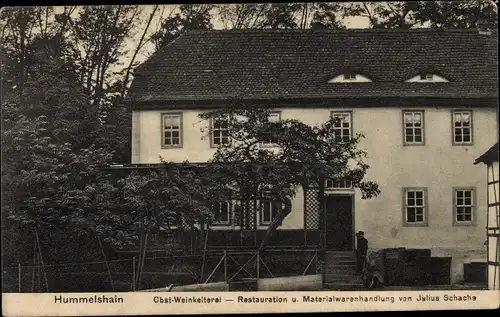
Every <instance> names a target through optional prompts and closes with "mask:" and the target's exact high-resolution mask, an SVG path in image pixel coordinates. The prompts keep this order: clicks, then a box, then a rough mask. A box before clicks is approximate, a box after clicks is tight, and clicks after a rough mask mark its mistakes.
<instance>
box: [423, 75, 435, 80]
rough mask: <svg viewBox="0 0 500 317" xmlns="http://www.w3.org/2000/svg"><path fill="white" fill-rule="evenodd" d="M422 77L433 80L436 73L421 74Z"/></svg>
mask: <svg viewBox="0 0 500 317" xmlns="http://www.w3.org/2000/svg"><path fill="white" fill-rule="evenodd" d="M420 79H421V80H433V79H434V75H432V74H422V75H420Z"/></svg>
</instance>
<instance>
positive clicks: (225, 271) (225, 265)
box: [224, 250, 227, 283]
mask: <svg viewBox="0 0 500 317" xmlns="http://www.w3.org/2000/svg"><path fill="white" fill-rule="evenodd" d="M224 282H225V283H227V254H226V250H224Z"/></svg>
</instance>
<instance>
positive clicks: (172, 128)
mask: <svg viewBox="0 0 500 317" xmlns="http://www.w3.org/2000/svg"><path fill="white" fill-rule="evenodd" d="M162 123H163V135H162V141H163V142H162V145H163V147H164V148H172V147H182V114H180V113H167V114H163V115H162Z"/></svg>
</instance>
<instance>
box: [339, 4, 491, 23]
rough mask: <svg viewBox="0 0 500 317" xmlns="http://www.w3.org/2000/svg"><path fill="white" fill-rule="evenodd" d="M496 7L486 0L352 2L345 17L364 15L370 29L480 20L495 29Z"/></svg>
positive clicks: (347, 6) (345, 12) (346, 7)
mask: <svg viewBox="0 0 500 317" xmlns="http://www.w3.org/2000/svg"><path fill="white" fill-rule="evenodd" d="M497 14H498V13H497V12H496V7H495V5H494V4H493V2H491V1H488V0H461V1H404V2H403V1H399V2H355V3H350V4H347V5H346V6H345V7H344V8H343V16H344V17H365V18H367V19H368V21H369V23H370V26H371V27H372V28H413V27H431V28H473V27H475V26H476V23H477V22H479V21H484V22H486V23H489V24H491V25H490V28H495V25H496V23H497V22H496V21H497Z"/></svg>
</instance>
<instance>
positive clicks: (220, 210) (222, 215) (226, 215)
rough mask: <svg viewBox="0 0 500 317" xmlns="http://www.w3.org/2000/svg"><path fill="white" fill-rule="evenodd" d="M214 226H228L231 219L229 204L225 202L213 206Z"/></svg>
mask: <svg viewBox="0 0 500 317" xmlns="http://www.w3.org/2000/svg"><path fill="white" fill-rule="evenodd" d="M213 207H214V209H213V210H214V224H218V225H228V224H229V221H230V219H231V217H230V216H231V204H230V203H229V202H227V201H225V202H219V203H215V204H214V206H213Z"/></svg>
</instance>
